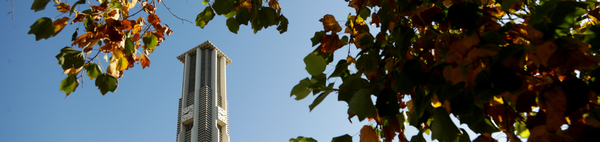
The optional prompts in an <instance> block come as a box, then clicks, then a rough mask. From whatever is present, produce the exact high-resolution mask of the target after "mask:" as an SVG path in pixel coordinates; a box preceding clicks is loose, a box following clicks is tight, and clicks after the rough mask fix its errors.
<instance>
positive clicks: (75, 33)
mask: <svg viewBox="0 0 600 142" xmlns="http://www.w3.org/2000/svg"><path fill="white" fill-rule="evenodd" d="M78 33H79V28H76V29H75V32H73V36H71V41H75V39H77V34H78Z"/></svg>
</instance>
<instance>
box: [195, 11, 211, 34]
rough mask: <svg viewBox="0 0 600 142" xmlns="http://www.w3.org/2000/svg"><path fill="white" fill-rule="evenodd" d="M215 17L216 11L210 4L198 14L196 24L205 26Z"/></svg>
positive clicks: (201, 26)
mask: <svg viewBox="0 0 600 142" xmlns="http://www.w3.org/2000/svg"><path fill="white" fill-rule="evenodd" d="M214 17H215V12H214V11H213V9H212V8H211V7H210V6H207V7H206V8H204V11H202V12H200V14H198V16H196V26H198V27H200V28H203V29H204V26H206V24H208V22H209V21H210V20H212V19H213V18H214Z"/></svg>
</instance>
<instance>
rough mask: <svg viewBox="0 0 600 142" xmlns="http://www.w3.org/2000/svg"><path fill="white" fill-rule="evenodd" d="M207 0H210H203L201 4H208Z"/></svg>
mask: <svg viewBox="0 0 600 142" xmlns="http://www.w3.org/2000/svg"><path fill="white" fill-rule="evenodd" d="M208 2H210V1H208V0H203V1H202V4H203V5H206V4H208Z"/></svg>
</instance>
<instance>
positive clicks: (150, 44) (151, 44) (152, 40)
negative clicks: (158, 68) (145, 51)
mask: <svg viewBox="0 0 600 142" xmlns="http://www.w3.org/2000/svg"><path fill="white" fill-rule="evenodd" d="M143 41H144V44H145V45H146V48H149V49H151V50H150V53H152V51H154V48H156V44H158V38H156V36H154V35H149V36H145V37H144V38H143Z"/></svg>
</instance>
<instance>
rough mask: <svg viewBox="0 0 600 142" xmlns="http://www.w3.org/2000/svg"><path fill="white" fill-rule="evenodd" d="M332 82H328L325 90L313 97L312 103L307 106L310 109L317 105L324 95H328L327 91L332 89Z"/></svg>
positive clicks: (329, 91)
mask: <svg viewBox="0 0 600 142" xmlns="http://www.w3.org/2000/svg"><path fill="white" fill-rule="evenodd" d="M333 84H334V83H329V85H327V88H326V91H325V92H323V93H321V94H319V96H318V97H317V98H315V100H314V101H313V103H312V104H310V105H309V106H308V108H309V109H310V111H312V110H313V109H314V108H315V107H316V106H317V105H319V104H320V103H321V102H322V101H323V99H325V97H327V95H329V93H331V92H332V91H333Z"/></svg>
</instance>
